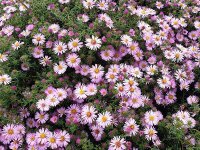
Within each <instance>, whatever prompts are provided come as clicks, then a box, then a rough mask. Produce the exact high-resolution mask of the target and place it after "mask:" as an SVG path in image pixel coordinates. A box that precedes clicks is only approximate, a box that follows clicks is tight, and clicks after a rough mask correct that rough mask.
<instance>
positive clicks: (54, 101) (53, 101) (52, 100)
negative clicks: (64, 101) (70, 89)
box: [45, 95, 60, 106]
mask: <svg viewBox="0 0 200 150" xmlns="http://www.w3.org/2000/svg"><path fill="white" fill-rule="evenodd" d="M45 102H46V103H47V104H48V105H49V106H57V105H58V104H59V103H60V100H59V99H58V97H57V96H56V95H48V96H47V97H46V99H45Z"/></svg>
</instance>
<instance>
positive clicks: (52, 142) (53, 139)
mask: <svg viewBox="0 0 200 150" xmlns="http://www.w3.org/2000/svg"><path fill="white" fill-rule="evenodd" d="M58 140H59V139H58V137H57V136H56V135H55V134H53V133H51V132H50V133H49V134H48V136H47V144H48V147H50V148H51V149H56V148H57V147H58Z"/></svg>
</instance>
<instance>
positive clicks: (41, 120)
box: [35, 112, 49, 124]
mask: <svg viewBox="0 0 200 150" xmlns="http://www.w3.org/2000/svg"><path fill="white" fill-rule="evenodd" d="M35 119H36V120H37V122H38V123H41V124H44V123H45V122H47V120H48V119H49V115H48V114H46V113H44V112H36V114H35Z"/></svg>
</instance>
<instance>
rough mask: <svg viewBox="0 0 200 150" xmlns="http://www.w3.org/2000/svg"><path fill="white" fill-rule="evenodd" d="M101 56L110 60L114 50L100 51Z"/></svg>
mask: <svg viewBox="0 0 200 150" xmlns="http://www.w3.org/2000/svg"><path fill="white" fill-rule="evenodd" d="M100 56H101V58H102V59H103V60H105V61H109V60H111V59H112V57H113V56H114V51H113V50H105V51H101V52H100Z"/></svg>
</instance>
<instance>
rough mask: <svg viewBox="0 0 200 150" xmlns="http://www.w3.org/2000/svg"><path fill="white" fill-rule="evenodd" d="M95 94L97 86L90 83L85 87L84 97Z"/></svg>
mask: <svg viewBox="0 0 200 150" xmlns="http://www.w3.org/2000/svg"><path fill="white" fill-rule="evenodd" d="M96 93H97V85H96V84H94V83H90V84H88V85H87V90H86V95H88V96H92V95H95V94H96Z"/></svg>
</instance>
